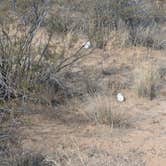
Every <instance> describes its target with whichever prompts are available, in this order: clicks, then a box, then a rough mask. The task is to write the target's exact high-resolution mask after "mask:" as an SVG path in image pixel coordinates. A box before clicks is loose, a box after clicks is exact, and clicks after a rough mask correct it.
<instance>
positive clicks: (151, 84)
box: [134, 62, 160, 99]
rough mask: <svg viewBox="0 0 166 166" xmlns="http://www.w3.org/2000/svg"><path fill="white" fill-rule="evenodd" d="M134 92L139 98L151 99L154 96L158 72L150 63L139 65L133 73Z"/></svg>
mask: <svg viewBox="0 0 166 166" xmlns="http://www.w3.org/2000/svg"><path fill="white" fill-rule="evenodd" d="M134 76H135V90H136V93H137V95H138V96H139V97H147V98H149V99H153V98H154V97H155V96H156V86H157V83H158V81H159V78H160V77H159V71H158V68H157V66H156V65H154V64H153V63H152V62H145V63H142V64H141V65H139V66H138V67H137V68H136V70H135V73H134Z"/></svg>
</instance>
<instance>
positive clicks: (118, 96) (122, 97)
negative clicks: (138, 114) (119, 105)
mask: <svg viewBox="0 0 166 166" xmlns="http://www.w3.org/2000/svg"><path fill="white" fill-rule="evenodd" d="M116 98H117V101H119V102H124V101H125V97H124V96H123V94H122V93H118V94H117V96H116Z"/></svg>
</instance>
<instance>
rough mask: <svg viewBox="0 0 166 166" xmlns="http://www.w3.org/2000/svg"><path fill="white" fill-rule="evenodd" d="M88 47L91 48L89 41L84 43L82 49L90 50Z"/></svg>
mask: <svg viewBox="0 0 166 166" xmlns="http://www.w3.org/2000/svg"><path fill="white" fill-rule="evenodd" d="M90 47H91V43H90V41H88V42H86V43H84V48H86V49H88V48H90Z"/></svg>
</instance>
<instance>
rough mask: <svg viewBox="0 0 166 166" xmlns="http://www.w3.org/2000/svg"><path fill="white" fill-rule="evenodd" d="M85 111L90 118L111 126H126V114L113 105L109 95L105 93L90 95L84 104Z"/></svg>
mask: <svg viewBox="0 0 166 166" xmlns="http://www.w3.org/2000/svg"><path fill="white" fill-rule="evenodd" d="M84 110H85V113H86V115H87V116H88V117H89V119H90V120H92V121H95V122H96V123H99V124H106V125H110V126H112V127H122V126H127V125H128V121H127V116H126V115H125V114H124V113H123V112H121V111H119V110H115V108H114V107H113V101H112V99H111V97H109V96H105V95H94V96H90V97H89V98H88V100H87V103H86V106H85V109H84Z"/></svg>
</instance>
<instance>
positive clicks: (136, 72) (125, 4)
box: [0, 0, 166, 166]
mask: <svg viewBox="0 0 166 166" xmlns="http://www.w3.org/2000/svg"><path fill="white" fill-rule="evenodd" d="M165 11H166V10H165V6H164V1H163V5H162V1H160V3H156V1H155V0H152V1H145V0H140V1H132V0H119V1H118V2H117V0H103V1H101V0H86V1H85V0H79V1H78V0H74V1H68V0H63V1H59V0H51V1H47V0H37V1H35V0H30V1H28V0H13V1H10V2H8V1H5V0H2V1H1V2H0V15H2V16H4V15H8V16H6V17H1V16H0V164H1V163H2V166H3V165H4V166H5V165H7V166H8V165H9V166H10V165H13V166H33V165H36V166H38V165H39V166H40V165H41V166H42V165H43V166H45V165H58V166H61V165H80V166H85V165H95V162H94V161H93V163H90V161H89V160H88V159H89V156H88V157H87V156H86V155H87V153H86V152H85V153H82V151H81V149H80V147H79V145H78V144H77V141H75V140H71V141H73V142H72V147H74V148H75V149H74V150H73V151H71V150H69V151H65V150H64V149H63V150H60V151H56V154H55V159H53V160H52V159H50V160H49V157H48V158H47V155H44V154H43V153H34V152H32V153H31V152H27V153H26V152H25V151H24V150H23V149H22V147H21V146H20V145H18V144H19V143H18V142H16V141H15V140H16V137H17V136H16V135H15V134H16V133H17V132H16V130H17V129H19V128H21V127H22V126H24V127H25V126H28V125H29V126H31V125H33V124H32V123H31V119H30V120H26V118H25V119H24V118H23V117H24V116H25V117H26V116H28V115H31V114H34V115H36V114H42V115H43V116H45V117H47V118H48V117H49V118H50V119H51V120H54V121H55V122H58V123H61V124H63V125H66V126H68V127H69V126H70V127H71V126H72V127H73V126H74V125H75V126H77V125H84V126H86V127H87V125H89V124H90V125H92V126H93V125H94V126H95V127H96V128H97V127H99V126H102V125H103V126H105V128H107V127H108V128H109V129H115V130H116V131H118V132H119V131H122V130H123V131H126V130H128V129H129V126H132V125H133V124H132V123H134V120H133V119H132V117H130V116H129V111H130V109H129V108H128V107H124V108H123V106H126V105H125V104H129V105H130V103H127V102H128V98H129V101H130V100H132V102H133V100H134V99H131V98H132V97H131V96H130V95H129V94H131V93H132V95H133V96H134V95H135V94H134V92H135V93H136V95H137V97H138V100H139V99H140V98H142V99H140V100H144V98H148V99H150V100H152V99H153V100H155V99H156V100H157V99H158V98H160V97H162V98H163V97H165V96H164V95H163V94H164V92H165V94H166V90H165V89H164V88H165V80H166V79H165V66H164V65H165V57H164V56H163V55H165V48H166V41H165V38H166V36H165V34H166V33H165V32H166V31H165V21H166V17H165V16H166V13H165ZM87 42H90V46H89V47H88V48H86V47H85V44H86V43H87ZM137 50H140V52H139V51H138V52H137ZM142 50H143V51H142ZM146 54H148V55H146ZM155 55H158V57H157V56H155ZM104 64H106V67H105V66H104ZM161 91H163V93H162V96H161V94H160V93H159V92H161ZM119 92H124V94H125V95H126V96H125V98H126V99H127V101H124V103H118V101H116V95H117V94H118V93H119ZM137 97H136V96H134V97H133V98H136V99H137ZM134 103H135V105H137V102H136V101H134ZM133 108H134V107H133ZM131 119H132V120H131ZM138 119H139V118H138ZM41 123H42V122H41ZM96 124H97V125H96ZM133 126H134V125H133ZM60 127H61V126H60ZM73 128H74V127H73ZM82 128H83V129H84V127H82ZM56 130H57V129H56ZM60 130H61V128H60V129H59V131H60ZM85 132H88V131H85ZM71 133H72V131H71ZM77 133H79V131H78V130H77ZM17 134H18V135H19V133H17ZM54 134H55V133H54ZM62 134H64V133H63V131H62ZM111 136H112V135H111ZM99 137H100V136H99ZM17 138H18V137H17ZM18 140H19V139H18ZM20 141H21V139H20ZM56 143H57V142H56ZM88 153H89V152H88ZM94 153H95V154H96V151H95V152H94ZM100 153H101V152H99V154H100ZM134 154H135V153H134ZM88 155H89V154H88ZM90 155H91V154H90ZM100 155H101V154H100ZM100 155H99V156H100ZM111 155H112V154H111ZM85 156H86V157H85ZM92 156H93V154H92ZM113 156H114V155H113ZM120 156H121V155H120ZM102 157H103V156H102ZM114 157H115V158H114V159H112V158H111V159H110V158H109V159H107V154H106V156H105V153H104V158H105V159H106V161H105V162H104V164H102V165H110V164H112V165H118V164H119V165H128V164H129V163H130V164H131V165H141V164H142V165H144V161H142V158H141V160H139V159H140V158H139V159H138V163H137V158H136V163H135V162H134V161H133V160H134V159H135V158H134V157H133V156H132V157H133V158H134V159H132V160H131V162H130V160H127V159H126V158H123V159H122V164H121V161H119V160H118V156H116V155H115V156H114ZM127 157H128V154H127ZM87 158H88V159H87ZM90 158H91V156H90ZM96 158H97V157H96ZM121 158H122V156H121ZM47 160H49V161H48V162H50V163H47ZM95 160H96V159H95ZM114 160H115V161H114ZM89 163H90V164H89ZM99 163H100V164H99ZM44 164H45V165H44ZM96 165H101V162H98V163H96Z"/></svg>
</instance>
